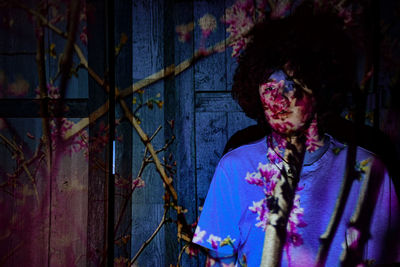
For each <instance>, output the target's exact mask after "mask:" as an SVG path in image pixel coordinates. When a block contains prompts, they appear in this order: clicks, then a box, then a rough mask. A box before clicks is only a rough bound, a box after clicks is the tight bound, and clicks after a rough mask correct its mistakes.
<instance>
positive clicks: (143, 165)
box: [114, 125, 162, 233]
mask: <svg viewBox="0 0 400 267" xmlns="http://www.w3.org/2000/svg"><path fill="white" fill-rule="evenodd" d="M161 128H162V126H161V125H160V126H159V127H158V128H157V129H156V130H155V131H154V133H153V134H152V136H151V137H150V138H149V140H150V141H151V140H153V138H154V137H155V136H156V135H157V134H158V133H159V132H160V130H161ZM147 152H148V149H147V147H146V148H145V151H144V155H143V159H142V164H141V166H140V169H139V171H138V174H137V175H136V178H135V179H137V178H139V177H142V175H143V171H144V169H145V167H146V166H147V164H148V163H149V162H148V161H147V160H146V156H147ZM135 189H136V186H135V187H133V188H131V191H130V192H129V194H128V197H127V198H126V199H125V202H124V204H123V206H122V210H121V213H120V214H119V217H118V220H117V223H116V225H115V228H114V233H117V231H118V228H119V225H120V224H121V221H122V217H123V216H124V214H125V211H126V208H127V206H128V203H129V200H130V199H131V197H132V194H133V192H134V191H135Z"/></svg>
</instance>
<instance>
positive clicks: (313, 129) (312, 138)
mask: <svg viewBox="0 0 400 267" xmlns="http://www.w3.org/2000/svg"><path fill="white" fill-rule="evenodd" d="M322 145H323V141H322V140H320V138H319V135H318V127H317V119H316V118H314V119H313V121H312V122H311V124H310V127H309V128H308V129H307V132H306V149H307V151H309V152H314V151H315V150H317V149H318V148H320V147H321V146H322Z"/></svg>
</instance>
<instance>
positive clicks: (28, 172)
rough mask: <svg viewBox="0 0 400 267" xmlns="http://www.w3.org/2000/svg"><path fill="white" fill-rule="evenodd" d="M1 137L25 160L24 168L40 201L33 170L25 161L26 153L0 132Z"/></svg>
mask: <svg viewBox="0 0 400 267" xmlns="http://www.w3.org/2000/svg"><path fill="white" fill-rule="evenodd" d="M0 138H1V139H2V140H3V141H4V142H5V143H6V144H8V145H9V146H10V147H11V148H12V149H13V150H14V152H16V153H17V155H18V157H19V159H21V160H22V161H23V162H22V164H21V165H22V168H23V170H24V171H25V172H26V174H27V175H28V177H29V179H30V180H31V183H32V186H33V189H34V191H35V197H36V200H37V202H38V203H39V193H38V191H37V188H36V181H35V179H34V178H33V176H32V174H31V172H30V171H29V169H28V167H27V165H26V162H25V161H24V154H23V152H22V150H21V149H20V148H19V147H18V146H17V145H16V144H13V142H11V141H10V140H8V138H7V137H5V136H4V135H2V134H0Z"/></svg>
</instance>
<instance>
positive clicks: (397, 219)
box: [365, 171, 400, 263]
mask: <svg viewBox="0 0 400 267" xmlns="http://www.w3.org/2000/svg"><path fill="white" fill-rule="evenodd" d="M371 239H372V241H373V242H369V244H368V248H367V250H366V252H365V254H366V258H370V259H374V260H376V261H377V262H379V263H389V262H390V263H392V262H399V261H400V246H399V240H400V210H399V201H398V196H397V195H396V192H395V187H394V185H393V182H392V180H391V178H390V177H389V176H388V173H387V172H386V171H385V177H384V179H383V182H382V184H381V186H380V191H379V194H378V196H377V199H376V207H375V211H374V217H373V220H372V222H371Z"/></svg>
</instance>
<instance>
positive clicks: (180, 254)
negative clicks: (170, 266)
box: [176, 243, 189, 267]
mask: <svg viewBox="0 0 400 267" xmlns="http://www.w3.org/2000/svg"><path fill="white" fill-rule="evenodd" d="M188 246H189V243H186V244H185V245H184V246H183V247H182V249H181V251H180V252H179V255H178V261H177V262H176V267H180V266H181V259H182V255H183V252H184V251H185V249H186V248H187V247H188Z"/></svg>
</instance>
